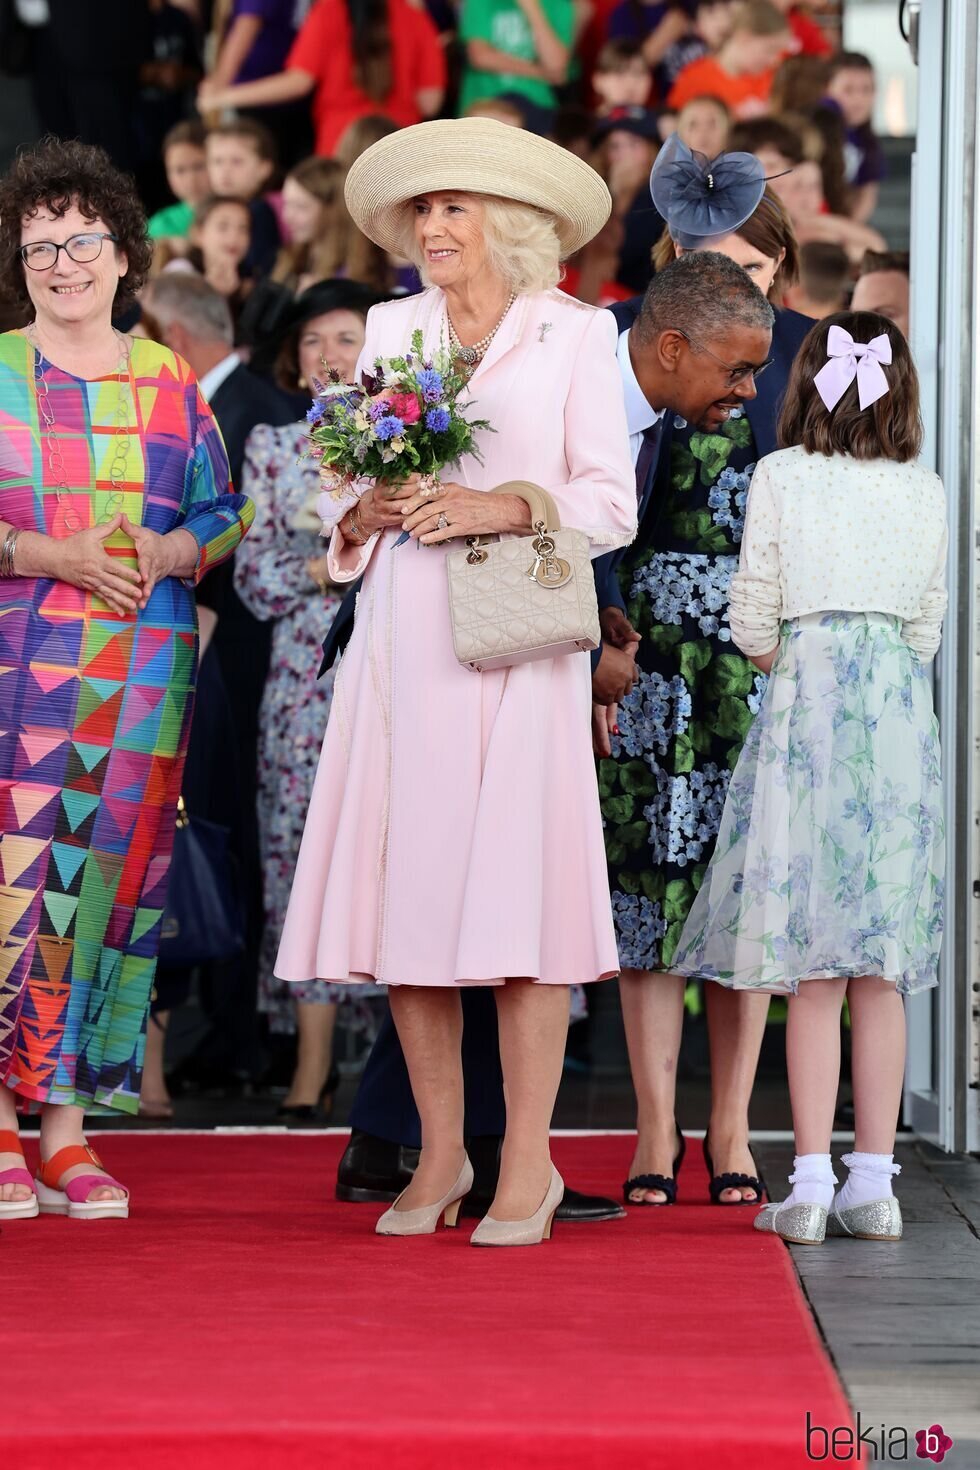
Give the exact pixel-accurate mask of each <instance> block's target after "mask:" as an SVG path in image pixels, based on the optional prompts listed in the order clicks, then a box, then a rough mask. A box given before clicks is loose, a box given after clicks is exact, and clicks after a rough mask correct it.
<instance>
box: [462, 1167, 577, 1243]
mask: <svg viewBox="0 0 980 1470" xmlns="http://www.w3.org/2000/svg"><path fill="white" fill-rule="evenodd" d="M564 1194H565V1184H564V1181H563V1180H562V1177H561V1175H560V1174H559V1172H558V1170H557V1169H556V1168H555V1166H554V1164H552V1166H551V1183H550V1184H549V1185H548V1193H547V1194H546V1195H545V1197H544V1199H543V1201H542V1202H541V1208H540V1209H539V1210H536V1211H535V1213H534V1214H533V1215H532V1216H531V1217H530V1219H528V1220H495V1219H494V1218H493V1216H492V1215H484V1217H483V1219H482V1220H481V1221H480V1223H479V1225H478V1226H477V1227H476V1229H475V1230H474V1231H473V1234H472V1235H471V1236H470V1245H540V1244H541V1242H542V1241H543V1240H550V1239H551V1224H552V1221H553V1220H554V1218H555V1211H556V1210H557V1208H558V1206H559V1205H560V1204H561V1202H562V1198H563V1197H564Z"/></svg>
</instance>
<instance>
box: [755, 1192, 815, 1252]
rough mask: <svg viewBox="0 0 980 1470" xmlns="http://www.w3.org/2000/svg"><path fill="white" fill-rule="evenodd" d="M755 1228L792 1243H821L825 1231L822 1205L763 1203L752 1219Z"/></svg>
mask: <svg viewBox="0 0 980 1470" xmlns="http://www.w3.org/2000/svg"><path fill="white" fill-rule="evenodd" d="M752 1224H753V1225H754V1226H755V1228H756V1230H765V1231H768V1232H769V1234H771V1235H780V1236H782V1238H783V1240H788V1241H790V1242H791V1243H792V1244H793V1245H822V1244H823V1238H824V1235H825V1234H826V1232H827V1210H826V1208H825V1206H824V1205H796V1204H793V1205H790V1204H787V1203H786V1202H785V1200H784V1201H783V1203H782V1204H779V1205H764V1206H763V1207H762V1209H761V1210H760V1211H759V1213H758V1214H757V1215H756V1217H755V1219H754V1220H753V1221H752Z"/></svg>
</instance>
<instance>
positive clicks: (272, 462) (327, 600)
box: [235, 281, 376, 1123]
mask: <svg viewBox="0 0 980 1470" xmlns="http://www.w3.org/2000/svg"><path fill="white" fill-rule="evenodd" d="M375 299H376V298H375V297H374V296H373V294H372V293H371V292H369V291H368V290H367V288H365V287H361V286H359V285H358V284H357V283H356V282H344V281H324V282H320V283H318V284H317V285H314V286H311V287H310V289H309V290H308V291H306V292H304V293H303V295H302V296H301V297H300V298H299V299H298V301H297V303H296V309H295V311H294V314H293V317H292V320H291V325H290V329H289V330H288V332H287V334H286V340H285V342H284V344H283V348H282V351H281V352H280V356H279V361H278V364H277V374H276V376H277V381H278V382H279V385H280V386H281V387H283V388H285V389H286V390H287V391H290V390H291V391H296V390H297V389H299V388H300V385H301V384H302V385H303V386H305V385H306V384H308V383H309V382H310V381H311V379H313V378H314V377H317V376H319V377H321V378H322V377H324V376H325V375H326V369H327V368H336V370H337V371H338V372H340V373H341V374H342V375H344V376H349V375H351V374H352V373H353V371H354V367H355V365H356V363H357V358H358V354H359V353H360V350H361V347H362V346H363V344H364V319H365V317H366V315H367V311H368V307H369V306H370V305H371V304H372V303H373V301H374V300H375ZM308 446H309V430H308V426H307V424H306V422H305V421H301V422H300V423H297V424H289V425H288V426H287V427H286V428H281V429H275V428H270V427H269V426H268V425H264V424H263V425H260V426H259V427H258V428H257V429H254V430H253V431H252V433H251V434H250V435H249V438H248V442H247V445H246V454H245V469H244V475H243V484H246V485H250V486H251V487H252V490H251V493H252V494H253V495H254V496H255V500H256V516H255V529H256V530H257V532H258V535H257V536H256V538H255V539H254V541H253V542H252V544H251V545H250V546H249V548H248V555H247V556H239V557H237V558H236V561H235V586H236V588H237V590H238V594H239V596H240V597H241V599H242V601H243V602H244V603H245V605H246V607H247V608H248V609H249V611H250V612H251V613H253V614H254V616H255V617H257V618H260V619H262V620H263V621H268V620H270V619H272V620H274V621H275V626H274V629H273V633H272V654H271V659H270V664H269V676H268V679H267V681H266V686H265V692H264V694H263V697H262V707H261V710H260V714H259V771H258V819H259V844H260V851H261V858H262V883H263V895H264V906H265V928H264V930H263V935H262V945H261V949H260V951H259V1010H260V1011H261V1012H263V1013H264V1014H265V1015H267V1016H268V1018H269V1027H270V1030H271V1031H272V1032H273V1033H279V1034H283V1033H285V1034H287V1035H288V1034H291V1033H292V1032H293V1031H297V1030H298V1033H299V1051H298V1057H297V1065H296V1071H295V1074H294V1077H293V1082H292V1086H291V1088H290V1091H289V1093H288V1095H287V1097H286V1099H285V1101H284V1102H283V1104H282V1107H281V1108H280V1110H279V1111H280V1116H281V1118H282V1120H283V1121H285V1122H290V1123H293V1122H295V1123H307V1122H315V1121H317V1120H318V1119H319V1118H321V1117H322V1108H323V1104H324V1102H325V1101H326V1098H327V1097H328V1096H329V1094H330V1092H331V1091H332V1088H333V1086H334V1085H335V1081H336V1076H335V1073H334V1074H333V1075H332V1069H331V1059H332V1050H333V1031H334V1022H335V1020H336V1015H337V1003H338V1001H341V1000H343V1001H344V1002H345V1003H351V1002H352V1001H353V1002H354V1003H356V1002H357V1000H358V998H359V997H362V996H363V995H364V994H365V992H366V991H368V990H373V989H374V987H368V986H363V987H362V986H356V987H352V986H350V985H331V984H329V983H328V982H327V981H325V980H316V979H311V980H309V981H307V982H306V983H305V984H302V985H292V986H289V987H287V986H286V985H285V983H284V982H283V981H281V980H277V979H276V977H275V975H274V974H273V965H274V962H275V958H276V952H277V950H278V948H279V935H280V932H281V930H282V923H283V918H284V917H285V913H286V904H287V902H288V900H289V893H290V889H291V887H292V881H293V873H294V870H295V867H296V857H297V854H298V852H299V845H300V840H301V838H302V836H303V826H304V823H305V819H306V811H307V808H308V806H309V804H310V794H311V792H312V790H313V778H314V776H315V775H316V768H317V762H318V761H319V758H320V748H321V746H322V745H323V732H324V730H325V729H326V726H327V717H328V715H329V713H330V702H331V699H332V697H333V680H334V676H333V672H330V673H327V674H325V675H324V677H323V678H322V679H319V680H318V679H317V669H318V666H319V663H320V645H321V643H322V641H323V636H324V634H325V633H326V631H327V629H328V628H329V626H330V624H331V622H332V621H333V618H334V616H335V614H336V612H337V609H338V608H339V606H340V603H341V598H342V595H343V589H338V588H335V587H333V586H332V585H330V583H329V581H328V577H327V570H326V556H325V546H324V542H323V540H322V538H321V536H320V529H321V521H320V518H319V516H318V515H317V514H316V511H315V505H316V498H317V496H318V494H319V492H320V488H321V487H320V476H319V471H318V469H317V466H316V463H315V462H314V461H313V460H312V459H310V458H308V457H304V456H305V454H306V450H307V449H308ZM362 1009H363V1007H362Z"/></svg>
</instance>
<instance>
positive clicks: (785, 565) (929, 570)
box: [728, 446, 948, 659]
mask: <svg viewBox="0 0 980 1470" xmlns="http://www.w3.org/2000/svg"><path fill="white" fill-rule="evenodd" d="M947 539H948V537H947V529H946V493H945V491H944V490H943V483H942V481H941V480H940V478H939V476H938V475H934V474H933V473H932V471H931V470H927V469H925V468H924V467H923V466H922V465H919V464H913V463H909V464H899V463H898V462H897V461H895V460H891V459H852V458H851V456H850V455H848V454H834V455H824V454H807V452H806V450H805V449H802V448H800V447H799V446H796V447H794V448H792V449H779V450H777V451H776V453H775V454H767V455H766V456H765V457H764V458H763V459H760V461H759V463H758V465H757V466H756V469H755V474H754V475H753V476H752V483H751V485H750V486H749V498H748V504H747V506H746V512H745V531H744V534H743V536H742V550H741V554H740V556H739V564H738V571H737V572H736V573H735V575H734V577H733V578H732V584H731V591H730V594H729V597H730V601H729V609H728V615H729V619H730V620H731V625H732V637H733V638H734V640H735V643H736V644H737V645H738V647H739V648H740V649H741V650H742V652H743V653H746V654H756V655H758V654H764V653H769V652H770V650H771V649H773V648H775V646H776V644H777V642H778V640H779V624H780V622H781V621H782V619H784V618H797V617H803V616H804V614H806V613H816V612H878V613H891V614H893V615H894V616H896V617H899V618H901V619H902V620H903V626H902V637H903V638H904V639H905V641H906V643H908V644H909V646H910V647H911V648H913V649H915V651H916V653H917V654H919V656H920V658H923V659H930V658H932V656H933V654H934V653H935V652H936V649H937V648H938V647H939V639H940V635H941V631H942V621H943V613H944V612H945V611H946V547H947Z"/></svg>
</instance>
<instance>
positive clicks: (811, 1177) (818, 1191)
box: [785, 1154, 837, 1210]
mask: <svg viewBox="0 0 980 1470" xmlns="http://www.w3.org/2000/svg"><path fill="white" fill-rule="evenodd" d="M789 1182H790V1184H792V1186H793V1190H792V1193H791V1194H790V1195H789V1196H788V1197H787V1199H786V1201H785V1203H786V1204H788V1205H823V1207H824V1209H826V1210H829V1209H830V1206H831V1202H832V1201H833V1198H834V1185H835V1184H836V1183H837V1179H836V1177H835V1175H834V1166H833V1164H832V1163H831V1161H830V1154H797V1155H796V1158H795V1159H794V1160H793V1172H792V1174H791V1175H790V1176H789Z"/></svg>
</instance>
